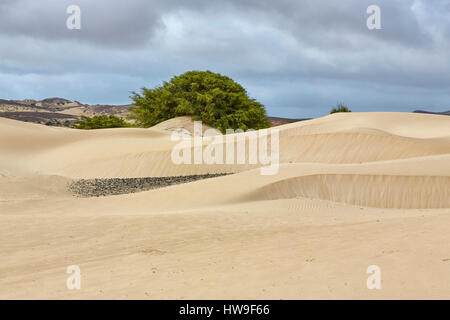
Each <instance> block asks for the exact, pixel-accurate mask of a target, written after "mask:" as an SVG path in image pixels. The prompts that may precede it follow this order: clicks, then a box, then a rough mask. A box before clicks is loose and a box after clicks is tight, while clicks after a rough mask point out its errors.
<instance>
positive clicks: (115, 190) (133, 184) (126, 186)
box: [68, 173, 230, 198]
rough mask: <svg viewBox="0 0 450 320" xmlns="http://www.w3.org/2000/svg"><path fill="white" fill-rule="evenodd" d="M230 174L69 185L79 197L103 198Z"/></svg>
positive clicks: (121, 179)
mask: <svg viewBox="0 0 450 320" xmlns="http://www.w3.org/2000/svg"><path fill="white" fill-rule="evenodd" d="M228 174H230V173H216V174H198V175H190V176H173V177H149V178H109V179H81V180H76V181H73V182H71V183H70V184H69V186H68V188H69V190H70V191H71V192H72V193H73V194H74V195H75V196H77V197H83V198H88V197H103V196H110V195H118V194H126V193H135V192H141V191H146V190H152V189H158V188H164V187H167V186H171V185H174V184H181V183H187V182H192V181H197V180H203V179H209V178H215V177H220V176H225V175H228Z"/></svg>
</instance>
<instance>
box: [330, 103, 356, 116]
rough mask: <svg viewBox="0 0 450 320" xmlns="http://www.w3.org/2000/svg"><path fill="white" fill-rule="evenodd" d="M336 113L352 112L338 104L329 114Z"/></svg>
mask: <svg viewBox="0 0 450 320" xmlns="http://www.w3.org/2000/svg"><path fill="white" fill-rule="evenodd" d="M337 112H352V111H351V110H350V109H349V108H347V106H346V105H344V104H343V103H338V104H337V105H336V107H335V108H333V109H331V112H330V114H333V113H337Z"/></svg>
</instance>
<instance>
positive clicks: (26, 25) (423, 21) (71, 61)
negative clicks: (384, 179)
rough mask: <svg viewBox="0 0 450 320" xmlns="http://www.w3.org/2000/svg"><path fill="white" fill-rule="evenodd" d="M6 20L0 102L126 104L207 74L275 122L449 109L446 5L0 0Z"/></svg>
mask: <svg viewBox="0 0 450 320" xmlns="http://www.w3.org/2000/svg"><path fill="white" fill-rule="evenodd" d="M372 4H376V5H378V6H379V7H380V9H381V27H382V29H381V30H369V29H368V28H367V25H366V20H367V18H368V16H369V15H368V14H367V12H366V10H367V7H368V6H369V5H372ZM69 5H78V6H79V7H80V9H81V29H80V30H69V29H68V28H67V27H66V20H67V18H68V17H69V14H67V13H66V10H67V7H68V6H69ZM0 17H1V19H0V49H1V50H0V99H1V98H2V99H25V98H33V99H43V98H46V97H55V96H58V97H63V98H67V99H70V100H77V101H80V102H83V103H90V104H97V103H100V104H127V103H130V100H129V95H130V91H133V90H138V89H139V88H141V87H143V86H145V87H155V86H157V85H159V84H160V83H161V82H162V81H164V80H168V79H170V77H172V76H174V75H177V74H180V73H183V72H185V71H188V70H211V71H214V72H219V73H222V74H225V75H228V76H230V77H232V78H233V79H235V80H236V81H238V82H240V83H241V84H242V85H243V86H244V87H245V88H246V89H247V90H248V92H249V94H250V96H252V97H253V98H255V99H257V100H258V101H260V102H262V103H263V104H264V105H265V106H266V107H267V110H268V113H269V115H272V116H283V117H316V116H321V115H324V114H327V113H328V112H329V110H330V109H331V108H332V107H333V106H334V105H335V104H336V103H337V102H338V101H339V102H344V103H345V104H347V105H348V106H349V107H350V108H351V109H352V110H353V111H385V110H389V111H412V110H415V109H418V108H423V109H428V110H432V111H444V110H448V109H450V19H449V17H450V0H370V1H366V0H327V1H325V0H296V1H293V0H277V1H268V0H267V1H266V0H228V1H225V0H223V1H211V0H151V1H149V0H127V1H118V0H117V1H112V0H69V1H66V0H39V1H36V0H1V2H0Z"/></svg>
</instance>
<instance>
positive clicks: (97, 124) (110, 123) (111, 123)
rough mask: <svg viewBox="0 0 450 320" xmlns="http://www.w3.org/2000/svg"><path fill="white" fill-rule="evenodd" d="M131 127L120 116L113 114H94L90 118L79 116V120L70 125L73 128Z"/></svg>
mask: <svg viewBox="0 0 450 320" xmlns="http://www.w3.org/2000/svg"><path fill="white" fill-rule="evenodd" d="M126 127H131V125H130V124H129V123H127V122H126V121H125V120H123V119H122V118H119V117H116V116H114V115H101V116H94V117H92V118H90V117H86V116H81V120H77V121H75V122H74V124H73V125H72V128H75V129H85V130H89V129H107V128H126Z"/></svg>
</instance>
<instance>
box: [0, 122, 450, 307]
mask: <svg viewBox="0 0 450 320" xmlns="http://www.w3.org/2000/svg"><path fill="white" fill-rule="evenodd" d="M177 127H183V128H186V129H188V130H189V129H191V128H192V124H191V123H190V120H189V119H187V118H181V119H173V120H169V121H168V122H166V123H162V124H159V125H158V126H157V127H154V128H149V129H134V128H121V129H103V130H89V131H83V130H75V129H69V128H56V127H46V126H43V125H38V124H30V123H23V122H19V121H15V120H9V119H0V150H1V152H0V262H1V263H0V298H1V299H316V298H320V299H398V298H400V299H417V298H424V299H449V298H450V117H447V116H441V115H431V114H412V113H340V114H333V115H330V116H326V117H323V118H319V119H313V120H308V121H302V122H296V123H291V124H286V125H282V126H279V127H278V129H279V130H280V147H279V148H280V168H279V172H278V173H277V174H275V175H261V174H260V170H259V165H230V164H229V165H206V164H202V165H185V164H182V165H175V164H174V163H172V161H171V157H170V154H171V150H172V148H173V147H174V145H175V142H174V141H171V140H170V136H171V132H172V130H173V129H174V128H177ZM213 173H232V174H230V175H226V176H220V177H215V178H211V179H205V180H201V181H195V182H190V183H185V184H179V185H173V186H168V187H164V188H160V189H155V190H149V191H143V192H138V193H132V194H121V195H114V196H106V197H90V198H80V197H76V196H74V195H73V194H72V193H71V192H70V191H69V190H68V188H67V185H68V184H69V183H70V182H71V181H73V180H76V179H93V178H139V177H161V176H180V175H195V174H213ZM70 265H78V266H79V267H80V269H81V289H80V290H69V289H68V288H67V287H66V279H67V277H68V276H69V275H68V274H67V273H66V268H67V267H68V266H70ZM370 265H377V266H379V267H380V270H381V277H382V288H381V289H380V290H369V289H368V288H367V286H366V280H367V278H368V277H369V274H367V273H366V269H367V267H368V266H370Z"/></svg>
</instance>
